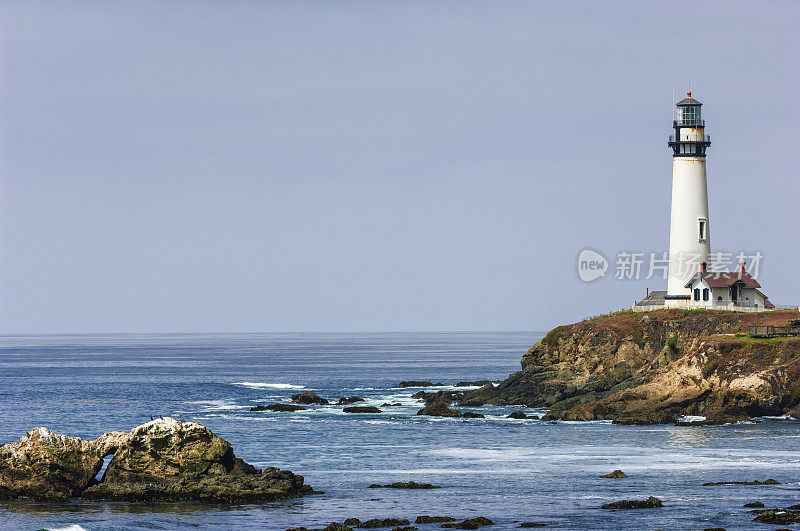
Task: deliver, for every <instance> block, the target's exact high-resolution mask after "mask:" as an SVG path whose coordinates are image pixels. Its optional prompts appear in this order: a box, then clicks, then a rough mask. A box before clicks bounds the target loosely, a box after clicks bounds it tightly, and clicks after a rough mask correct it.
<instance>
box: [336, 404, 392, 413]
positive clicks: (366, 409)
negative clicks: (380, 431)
mask: <svg viewBox="0 0 800 531" xmlns="http://www.w3.org/2000/svg"><path fill="white" fill-rule="evenodd" d="M342 411H344V412H345V413H383V411H381V410H380V409H378V408H376V407H375V406H348V407H346V408H344V409H342Z"/></svg>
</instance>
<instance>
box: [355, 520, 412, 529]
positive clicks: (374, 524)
mask: <svg viewBox="0 0 800 531" xmlns="http://www.w3.org/2000/svg"><path fill="white" fill-rule="evenodd" d="M410 523H411V522H409V521H408V520H406V519H404V518H384V519H383V520H381V519H380V518H373V519H372V520H367V521H366V522H361V523H360V524H358V525H357V526H356V527H361V528H367V529H369V528H373V529H374V528H378V527H394V526H400V525H408V524H410Z"/></svg>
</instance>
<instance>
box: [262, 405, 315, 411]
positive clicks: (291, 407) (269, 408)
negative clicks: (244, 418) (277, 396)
mask: <svg viewBox="0 0 800 531" xmlns="http://www.w3.org/2000/svg"><path fill="white" fill-rule="evenodd" d="M305 409H306V408H304V407H303V406H298V405H297V404H270V405H268V406H255V407H251V408H250V411H284V412H286V411H289V412H291V411H304V410H305Z"/></svg>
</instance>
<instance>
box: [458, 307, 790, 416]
mask: <svg viewBox="0 0 800 531" xmlns="http://www.w3.org/2000/svg"><path fill="white" fill-rule="evenodd" d="M798 317H800V316H798V312H797V311H796V310H778V311H771V312H761V313H737V312H726V311H706V310H678V309H669V310H667V309H665V310H657V311H652V312H633V311H624V312H618V313H614V314H610V315H605V316H600V317H595V318H592V319H587V320H585V321H581V322H579V323H575V324H572V325H566V326H559V327H557V328H555V329H553V330H551V331H550V332H549V333H548V334H547V335H546V336H545V337H544V338H542V339H541V340H540V341H538V342H537V343H536V344H535V345H534V346H533V347H532V348H531V349H530V350H529V351H528V352H527V353H525V355H524V356H523V358H522V370H521V371H519V372H516V373H514V374H512V375H511V376H509V377H508V379H506V380H505V381H504V382H502V383H501V384H500V385H499V386H498V387H492V386H484V387H482V388H481V389H478V390H476V391H473V392H472V393H470V394H468V395H467V396H466V397H465V398H464V399H463V400H462V401H461V403H462V404H463V405H478V404H484V403H489V404H496V405H511V404H520V405H526V406H529V407H544V408H549V409H550V413H549V415H548V416H547V417H546V418H552V419H563V420H598V419H612V420H614V421H615V422H620V423H637V424H638V423H668V422H675V421H676V420H677V419H679V418H680V417H681V416H683V415H703V416H706V417H707V422H709V423H712V422H726V421H733V420H742V419H746V418H749V417H754V416H763V415H783V414H787V413H789V414H794V413H800V408H798V404H800V379H799V378H798V377H800V338H797V337H790V338H771V339H754V338H750V337H749V336H747V335H745V334H744V332H746V331H747V328H748V326H749V325H752V324H758V325H766V324H774V325H785V324H786V323H787V322H788V321H789V320H790V319H797V318H798Z"/></svg>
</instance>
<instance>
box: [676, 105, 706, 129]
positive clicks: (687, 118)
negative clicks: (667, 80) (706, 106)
mask: <svg viewBox="0 0 800 531" xmlns="http://www.w3.org/2000/svg"><path fill="white" fill-rule="evenodd" d="M678 124H680V125H701V124H702V122H701V120H700V106H699V105H685V106H681V107H678Z"/></svg>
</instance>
